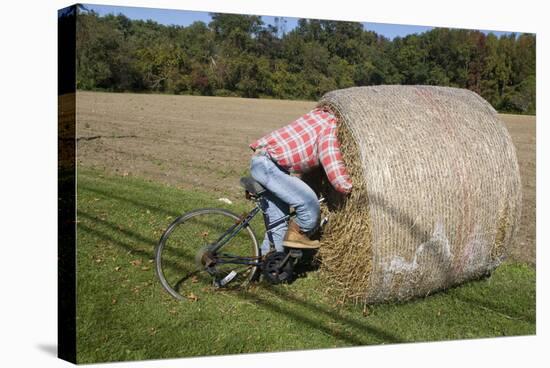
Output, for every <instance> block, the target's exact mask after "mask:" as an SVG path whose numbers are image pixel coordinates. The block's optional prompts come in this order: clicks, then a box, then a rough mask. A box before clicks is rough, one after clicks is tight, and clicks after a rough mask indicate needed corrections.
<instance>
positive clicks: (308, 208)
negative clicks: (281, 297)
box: [250, 154, 320, 254]
mask: <svg viewBox="0 0 550 368" xmlns="http://www.w3.org/2000/svg"><path fill="white" fill-rule="evenodd" d="M250 174H251V176H252V177H253V178H254V179H255V180H256V181H257V182H259V183H260V184H262V185H263V186H264V187H265V188H267V190H268V192H266V193H264V194H265V195H264V198H265V199H266V206H265V208H262V210H263V211H264V212H265V213H266V214H267V216H268V217H269V221H270V222H273V221H275V220H277V219H279V218H281V217H284V216H286V215H288V214H289V212H290V207H293V208H294V210H295V211H296V219H295V222H296V224H297V225H298V226H299V227H300V229H301V230H302V231H304V232H311V231H313V230H315V228H316V227H317V225H318V224H319V216H320V207H319V200H318V198H317V195H316V194H315V192H314V191H313V190H312V189H311V188H310V187H309V186H308V185H307V184H306V183H304V182H303V181H302V180H300V179H299V178H297V177H295V176H291V175H289V173H288V172H287V171H285V170H284V169H282V168H281V167H280V166H278V165H277V164H275V162H273V161H272V160H271V158H270V157H268V156H266V155H263V154H259V155H254V156H253V157H252V159H251V161H250ZM287 228H288V224H287V223H286V222H283V223H282V224H280V225H277V226H276V227H275V228H273V229H272V231H271V234H272V238H273V244H274V245H275V249H276V250H277V251H283V239H284V237H285V235H286V231H287ZM268 251H269V237H268V234H267V232H266V234H265V237H264V240H263V242H262V245H261V253H262V254H266V253H267V252H268Z"/></svg>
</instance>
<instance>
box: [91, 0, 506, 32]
mask: <svg viewBox="0 0 550 368" xmlns="http://www.w3.org/2000/svg"><path fill="white" fill-rule="evenodd" d="M84 6H85V7H86V8H88V9H90V10H94V11H95V12H97V13H98V14H99V15H100V16H103V15H107V14H115V15H117V14H119V13H122V14H124V15H125V16H127V17H128V18H130V19H134V20H137V19H141V20H148V19H151V20H153V21H155V22H157V23H160V24H164V25H180V26H188V25H190V24H191V23H193V22H196V21H202V22H204V23H206V24H208V23H209V22H210V20H211V18H210V15H209V13H208V12H197V11H187V10H175V9H155V8H138V7H125V6H110V5H93V4H85V5H84ZM285 19H286V27H285V31H286V32H289V31H291V30H292V29H293V28H294V27H296V25H297V24H298V18H292V17H285ZM262 20H263V21H264V23H266V24H274V17H271V16H262ZM362 24H363V27H364V29H366V30H369V31H374V32H376V33H378V34H379V35H383V36H384V37H386V38H389V39H393V38H394V37H397V36H399V37H404V36H407V35H409V34H413V33H422V32H426V31H429V30H430V29H433V28H434V27H429V26H416V25H401V24H386V23H369V22H363V23H362ZM481 31H482V32H485V33H489V32H492V33H494V34H495V35H497V36H501V35H503V34H509V33H511V32H505V31H504V32H503V31H494V30H481Z"/></svg>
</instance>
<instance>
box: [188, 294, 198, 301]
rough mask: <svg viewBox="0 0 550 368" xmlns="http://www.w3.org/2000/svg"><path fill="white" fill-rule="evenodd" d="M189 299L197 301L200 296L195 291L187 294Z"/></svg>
mask: <svg viewBox="0 0 550 368" xmlns="http://www.w3.org/2000/svg"><path fill="white" fill-rule="evenodd" d="M187 299H189V300H191V301H192V302H196V301H198V300H199V297H198V296H196V295H195V294H193V293H190V294H189V295H187Z"/></svg>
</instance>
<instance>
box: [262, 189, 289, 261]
mask: <svg viewBox="0 0 550 368" xmlns="http://www.w3.org/2000/svg"><path fill="white" fill-rule="evenodd" d="M264 199H265V202H264V207H263V208H262V209H263V211H264V212H265V214H266V215H267V217H268V220H269V222H270V223H272V222H273V221H275V220H278V219H280V218H282V217H284V216H286V215H288V214H289V212H290V207H289V206H288V204H286V203H285V202H283V201H282V200H280V199H279V198H277V197H276V196H275V195H274V194H273V193H271V192H266V193H265V195H264ZM287 228H288V225H287V223H286V221H283V222H281V223H280V224H278V225H277V226H275V227H274V228H273V229H271V241H272V242H273V245H274V246H275V250H276V251H278V252H282V251H283V250H284V248H283V240H284V238H285V234H286V231H287ZM269 243H270V239H269V234H268V232H267V231H266V232H265V236H264V240H263V241H262V245H261V247H260V250H261V254H262V255H264V254H266V253H267V252H269V249H270V247H269Z"/></svg>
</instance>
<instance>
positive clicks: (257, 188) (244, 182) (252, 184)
mask: <svg viewBox="0 0 550 368" xmlns="http://www.w3.org/2000/svg"><path fill="white" fill-rule="evenodd" d="M240 182H241V186H242V187H243V188H244V189H245V190H246V191H247V192H248V193H250V194H254V195H260V194H262V193H263V192H265V191H266V190H267V189H265V188H264V186H263V185H262V184H260V183H258V182H257V181H256V180H254V179H253V178H251V177H250V176H246V177H244V178H241V181H240Z"/></svg>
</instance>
